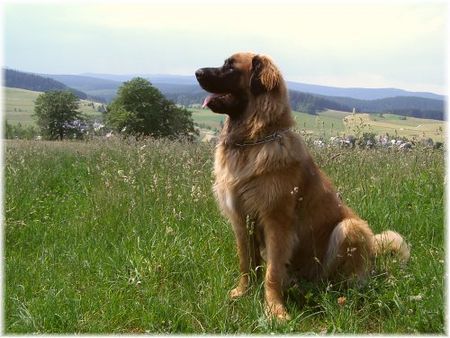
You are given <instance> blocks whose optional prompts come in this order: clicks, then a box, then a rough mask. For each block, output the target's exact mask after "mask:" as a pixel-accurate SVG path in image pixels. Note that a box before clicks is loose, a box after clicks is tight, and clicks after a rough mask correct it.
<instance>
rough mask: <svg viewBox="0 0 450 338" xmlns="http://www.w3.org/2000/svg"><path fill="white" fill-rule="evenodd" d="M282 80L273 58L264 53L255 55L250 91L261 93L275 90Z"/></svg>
mask: <svg viewBox="0 0 450 338" xmlns="http://www.w3.org/2000/svg"><path fill="white" fill-rule="evenodd" d="M280 81H281V74H280V71H279V70H278V69H277V67H276V66H275V65H274V64H273V62H272V60H270V58H268V57H267V56H264V55H255V56H254V57H253V59H252V73H251V76H250V91H251V92H252V94H253V95H259V94H263V93H266V92H269V91H271V90H273V89H274V88H275V87H276V86H278V84H279V83H280Z"/></svg>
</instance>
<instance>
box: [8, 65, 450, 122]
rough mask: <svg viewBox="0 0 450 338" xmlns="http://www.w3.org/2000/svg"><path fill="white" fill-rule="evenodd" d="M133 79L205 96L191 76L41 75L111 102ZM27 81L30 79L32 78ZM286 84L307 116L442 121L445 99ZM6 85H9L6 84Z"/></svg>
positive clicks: (182, 100) (182, 98) (187, 97)
mask: <svg viewBox="0 0 450 338" xmlns="http://www.w3.org/2000/svg"><path fill="white" fill-rule="evenodd" d="M30 75H32V76H36V75H34V74H30ZM136 76H141V77H144V78H146V79H148V80H150V82H151V83H152V84H153V85H154V86H155V87H156V88H158V89H159V90H160V91H161V92H162V93H163V94H164V95H165V96H166V97H167V98H168V99H170V100H172V101H174V102H175V103H177V104H181V105H185V106H192V105H199V104H201V102H202V101H203V99H204V98H205V96H206V95H207V94H206V92H205V91H204V90H203V89H201V88H200V86H199V85H198V83H197V81H196V80H195V77H194V76H180V75H148V74H123V75H111V74H88V73H87V74H83V75H51V74H48V75H44V78H47V79H48V78H52V79H53V80H56V81H58V83H62V84H64V85H65V86H67V87H70V88H74V89H75V90H77V91H80V92H83V93H86V94H87V95H88V97H89V98H91V99H92V98H95V99H96V101H98V102H111V100H112V99H113V98H114V97H115V96H116V93H117V89H118V88H119V87H120V86H121V85H122V83H123V82H124V81H128V80H130V79H131V78H133V77H136ZM28 79H31V80H32V78H28ZM48 80H51V79H48ZM25 82H26V81H25ZM287 85H288V88H289V90H290V91H289V93H290V102H291V106H292V109H294V110H296V111H302V112H307V113H309V114H316V113H318V112H321V111H324V110H327V109H332V110H340V111H347V112H351V111H353V109H355V110H356V111H357V112H367V113H394V114H398V115H403V116H413V117H420V118H429V119H437V120H443V119H444V118H445V116H444V111H445V103H444V98H445V97H444V96H442V95H437V94H433V93H424V92H409V91H405V90H402V89H395V88H337V87H329V86H319V85H309V84H304V83H297V82H290V81H288V82H287ZM7 86H9V85H8V83H7ZM18 88H24V87H18ZM26 89H30V88H26ZM32 90H42V89H32ZM330 94H333V95H330Z"/></svg>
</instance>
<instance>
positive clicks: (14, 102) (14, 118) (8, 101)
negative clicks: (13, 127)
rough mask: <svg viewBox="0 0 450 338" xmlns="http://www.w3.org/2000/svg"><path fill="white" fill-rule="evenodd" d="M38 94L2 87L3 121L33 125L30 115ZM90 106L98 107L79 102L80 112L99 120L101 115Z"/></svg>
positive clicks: (32, 118) (89, 103)
mask: <svg viewBox="0 0 450 338" xmlns="http://www.w3.org/2000/svg"><path fill="white" fill-rule="evenodd" d="M40 94H41V93H40V92H34V91H31V90H26V89H19V88H6V87H3V95H4V97H3V98H4V101H5V103H4V107H5V109H4V112H5V120H6V121H7V122H8V123H11V124H18V123H21V124H22V125H23V126H29V125H35V124H36V120H35V118H34V117H33V116H32V114H34V102H35V100H36V98H37V97H38V96H39V95H40ZM92 105H94V107H95V108H97V107H98V106H99V104H98V103H93V102H91V101H86V100H81V101H80V111H81V112H83V113H85V114H86V115H87V116H90V117H93V118H98V119H101V117H102V114H101V113H99V112H98V111H97V110H96V109H95V108H94V107H92Z"/></svg>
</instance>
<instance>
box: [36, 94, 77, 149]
mask: <svg viewBox="0 0 450 338" xmlns="http://www.w3.org/2000/svg"><path fill="white" fill-rule="evenodd" d="M78 109H79V99H78V98H77V97H76V96H75V95H74V94H73V93H71V92H69V91H49V92H46V93H43V94H41V95H39V96H38V97H37V99H36V102H35V107H34V116H36V117H37V124H38V126H39V128H40V129H41V133H42V137H44V138H46V139H50V140H56V139H60V140H62V139H64V138H67V137H79V136H81V134H82V132H83V125H84V120H85V118H84V116H83V115H82V113H81V112H80V111H78Z"/></svg>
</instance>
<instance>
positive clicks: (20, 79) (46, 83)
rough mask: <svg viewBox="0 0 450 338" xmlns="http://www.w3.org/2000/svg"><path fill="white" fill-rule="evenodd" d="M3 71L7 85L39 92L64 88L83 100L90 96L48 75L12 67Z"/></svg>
mask: <svg viewBox="0 0 450 338" xmlns="http://www.w3.org/2000/svg"><path fill="white" fill-rule="evenodd" d="M3 72H4V79H5V86H6V87H13V88H21V89H27V90H33V91H37V92H48V91H50V90H63V91H70V92H71V93H73V94H74V95H75V96H76V97H78V98H79V99H82V100H86V99H87V98H88V96H87V94H86V93H83V92H82V91H79V90H76V89H73V88H70V87H67V86H66V85H65V84H63V83H61V82H59V81H56V80H53V79H50V78H48V77H43V76H40V75H36V74H31V73H24V72H19V71H16V70H12V69H4V70H3Z"/></svg>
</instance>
